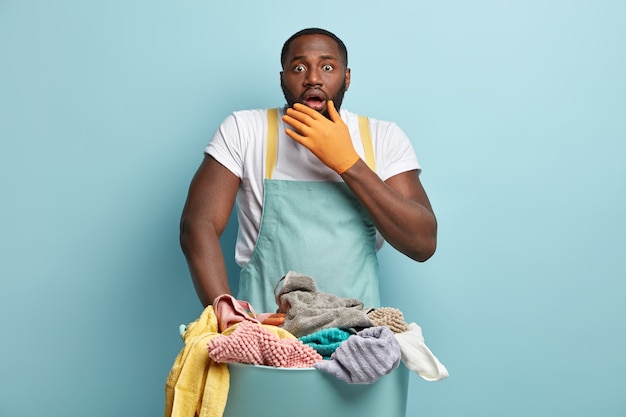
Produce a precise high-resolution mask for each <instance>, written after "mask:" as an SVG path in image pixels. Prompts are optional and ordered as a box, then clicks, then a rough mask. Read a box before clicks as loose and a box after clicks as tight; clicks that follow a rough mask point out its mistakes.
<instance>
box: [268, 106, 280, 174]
mask: <svg viewBox="0 0 626 417" xmlns="http://www.w3.org/2000/svg"><path fill="white" fill-rule="evenodd" d="M266 143H267V150H266V155H265V179H270V178H272V175H273V173H274V167H275V166H276V159H277V157H278V109H268V110H267V142H266Z"/></svg>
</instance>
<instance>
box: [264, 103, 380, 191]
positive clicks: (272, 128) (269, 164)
mask: <svg viewBox="0 0 626 417" xmlns="http://www.w3.org/2000/svg"><path fill="white" fill-rule="evenodd" d="M359 133H360V135H361V143H362V144H363V150H364V152H365V163H366V164H367V166H368V167H369V168H370V169H371V170H372V171H374V172H376V160H375V158H374V146H373V145H372V134H371V131H370V125H369V119H368V118H367V117H365V116H361V115H359ZM266 143H267V150H266V155H265V179H271V178H272V175H273V173H274V167H275V166H276V160H277V158H278V108H274V109H268V110H267V142H266Z"/></svg>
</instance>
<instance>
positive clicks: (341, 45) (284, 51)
mask: <svg viewBox="0 0 626 417" xmlns="http://www.w3.org/2000/svg"><path fill="white" fill-rule="evenodd" d="M304 35H324V36H328V37H329V38H331V39H332V40H334V41H335V42H337V46H338V47H339V53H340V54H341V60H342V61H343V65H344V66H345V67H346V68H348V49H346V45H345V44H344V43H343V41H342V40H341V39H339V37H338V36H337V35H335V34H334V33H332V32H329V31H327V30H326V29H320V28H306V29H302V30H300V31H298V32H296V33H294V34H293V35H291V36H290V37H289V39H287V41H285V43H284V44H283V49H282V51H281V52H280V65H281V66H283V65H284V63H285V56H286V55H287V50H288V49H289V45H290V44H291V42H292V41H293V40H294V39H296V38H297V37H300V36H304Z"/></svg>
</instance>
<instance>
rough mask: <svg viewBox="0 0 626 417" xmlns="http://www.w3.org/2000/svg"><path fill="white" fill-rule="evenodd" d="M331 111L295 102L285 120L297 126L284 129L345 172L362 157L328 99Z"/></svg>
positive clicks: (326, 163)
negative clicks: (319, 109)
mask: <svg viewBox="0 0 626 417" xmlns="http://www.w3.org/2000/svg"><path fill="white" fill-rule="evenodd" d="M327 105H328V115H329V116H330V120H328V119H327V118H326V116H324V115H323V114H321V113H319V112H317V111H316V110H313V109H312V108H310V107H308V106H305V105H304V104H300V103H296V104H294V105H293V108H288V109H287V113H286V114H285V115H284V116H283V121H284V122H285V123H287V124H289V125H291V126H292V127H293V128H294V129H295V131H294V130H292V129H285V132H286V133H287V135H288V136H289V137H290V138H291V139H293V140H295V141H296V142H298V143H299V144H301V145H302V146H305V147H306V148H308V149H309V150H310V151H311V152H313V154H314V155H315V156H317V157H318V158H319V160H320V161H322V163H324V165H326V166H328V167H329V168H331V169H333V170H334V171H335V172H337V173H338V174H343V173H344V172H346V171H347V170H348V169H349V168H350V167H352V165H354V164H355V163H356V162H357V161H358V160H359V158H360V157H359V154H357V153H356V151H355V150H354V146H352V138H351V137H350V132H349V131H348V126H346V124H345V123H344V122H343V120H341V116H340V115H339V113H338V112H337V110H335V105H334V104H333V102H332V100H328V104H327Z"/></svg>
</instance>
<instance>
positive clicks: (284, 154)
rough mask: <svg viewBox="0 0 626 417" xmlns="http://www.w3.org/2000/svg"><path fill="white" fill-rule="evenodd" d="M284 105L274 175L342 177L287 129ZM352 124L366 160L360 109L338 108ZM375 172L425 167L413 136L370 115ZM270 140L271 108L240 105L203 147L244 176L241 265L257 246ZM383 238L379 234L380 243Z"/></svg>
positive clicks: (239, 196)
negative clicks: (268, 121) (298, 141)
mask: <svg viewBox="0 0 626 417" xmlns="http://www.w3.org/2000/svg"><path fill="white" fill-rule="evenodd" d="M283 114H284V109H282V108H281V109H279V112H278V157H277V159H276V165H275V167H274V171H273V177H272V179H277V180H297V181H342V179H341V177H340V176H339V175H338V174H337V173H335V171H333V170H331V169H330V168H328V167H327V166H326V165H324V164H323V163H322V162H321V161H320V160H319V159H318V158H317V157H316V156H315V155H313V153H311V152H310V151H309V150H308V149H307V148H305V147H304V146H302V145H300V144H299V143H297V142H295V141H294V140H293V139H291V138H290V137H289V136H287V134H286V133H285V124H284V123H283V122H282V120H281V116H282V115H283ZM340 114H341V118H342V119H343V121H344V122H345V123H346V124H347V125H348V128H349V130H350V135H351V137H352V143H353V145H354V149H355V150H356V151H357V153H358V154H359V155H360V156H361V158H363V160H365V158H364V151H363V144H362V142H361V136H360V134H359V121H358V115H357V114H355V113H351V112H349V111H347V110H344V109H342V110H340ZM369 124H370V132H371V137H372V146H373V149H374V156H375V161H376V173H377V174H378V176H379V177H380V178H381V179H382V180H383V181H385V180H387V179H388V178H391V177H393V176H394V175H396V174H399V173H402V172H406V171H411V170H421V168H420V165H419V163H418V160H417V157H416V156H415V152H414V150H413V146H412V145H411V142H410V141H409V139H408V138H407V136H406V135H405V134H404V132H403V131H402V130H401V129H400V127H398V125H396V124H395V123H393V122H385V121H381V120H376V119H372V118H370V119H369ZM266 142H267V110H265V109H258V110H242V111H237V112H234V113H232V114H231V115H229V116H228V117H227V118H226V119H225V120H224V121H223V122H222V124H221V125H220V127H219V129H218V130H217V132H215V135H214V136H213V139H212V140H211V142H209V144H208V145H207V147H206V148H205V152H206V153H207V154H209V155H211V156H212V157H213V158H215V159H216V160H217V161H218V162H219V163H220V164H222V165H224V166H225V167H226V168H227V169H228V170H230V171H231V172H232V173H233V174H235V175H236V176H237V177H239V178H240V179H241V185H240V187H239V190H238V192H237V219H238V221H239V232H238V235H237V243H236V247H235V261H236V262H237V264H239V265H240V266H241V267H242V268H243V267H244V266H245V265H246V264H247V263H248V261H249V260H250V257H251V255H252V251H253V249H254V245H255V242H256V239H257V236H258V233H259V227H260V223H261V212H262V208H263V180H264V177H265V153H266ZM382 244H383V239H382V237H381V236H380V234H379V233H378V234H377V248H378V249H380V247H381V246H382Z"/></svg>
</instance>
